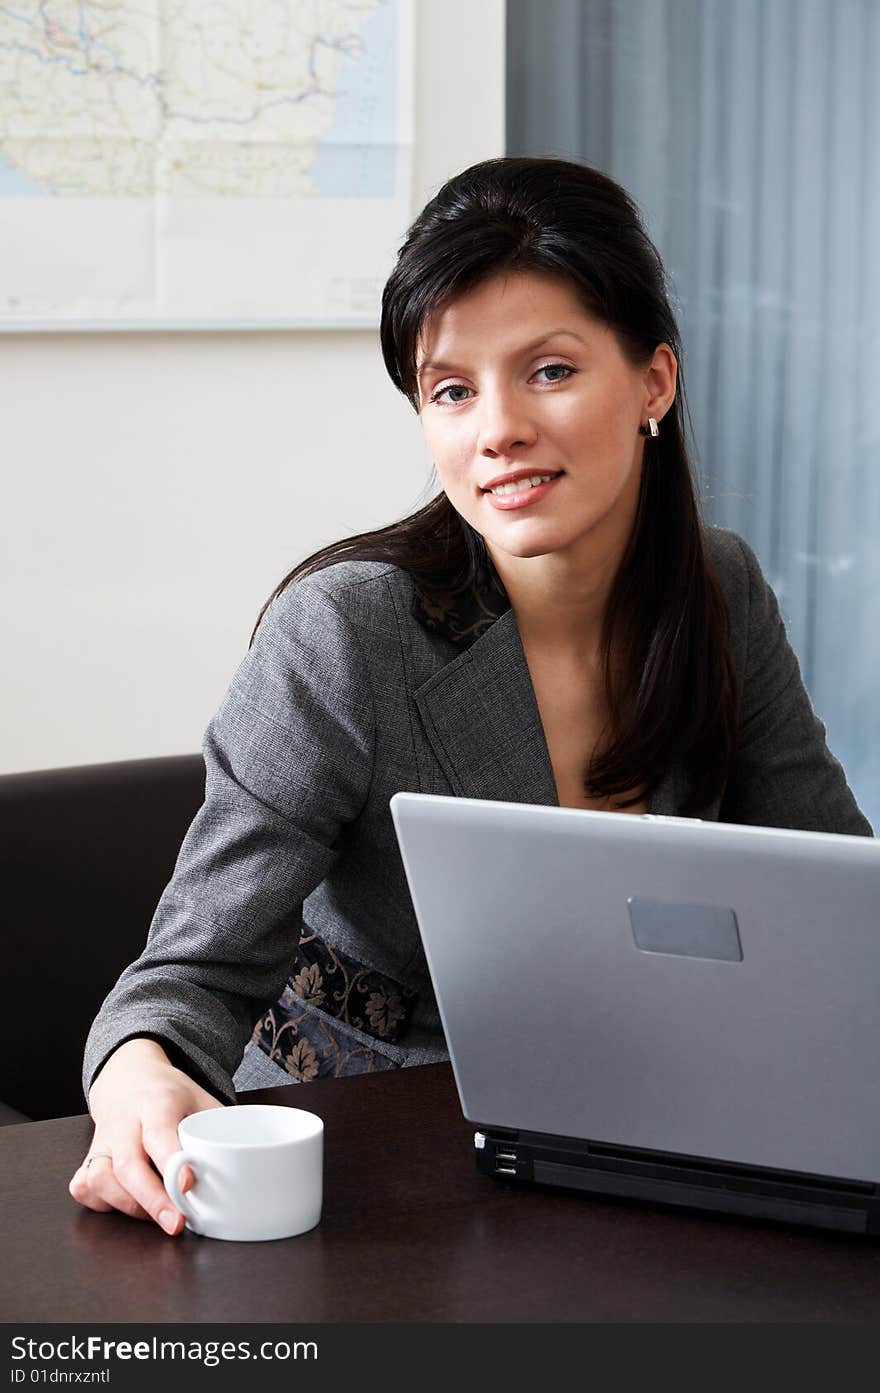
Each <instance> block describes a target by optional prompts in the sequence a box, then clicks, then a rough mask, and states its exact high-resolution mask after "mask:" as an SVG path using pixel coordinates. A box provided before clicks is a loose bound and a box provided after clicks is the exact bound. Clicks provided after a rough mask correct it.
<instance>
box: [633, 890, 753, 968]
mask: <svg viewBox="0 0 880 1393" xmlns="http://www.w3.org/2000/svg"><path fill="white" fill-rule="evenodd" d="M626 903H627V907H628V909H629V921H630V924H631V925H632V931H633V938H634V939H635V944H636V947H637V948H641V949H642V951H643V952H645V953H673V954H675V955H676V956H677V957H683V958H717V959H718V960H719V961H720V962H725V963H741V962H742V956H743V955H742V945H741V943H740V939H739V929H738V928H737V923H736V915H735V914H734V912H733V910H732V909H721V908H720V907H719V906H718V905H709V904H676V903H674V902H673V903H667V902H664V901H662V900H642V899H636V898H634V897H633V898H630V899H628V900H627V902H626Z"/></svg>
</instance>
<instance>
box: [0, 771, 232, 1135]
mask: <svg viewBox="0 0 880 1393" xmlns="http://www.w3.org/2000/svg"><path fill="white" fill-rule="evenodd" d="M204 795H205V766H204V762H203V760H202V757H201V755H178V756H172V757H169V758H162V759H139V760H126V761H123V762H121V763H116V764H94V765H85V766H81V767H77V768H72V769H50V770H41V771H38V772H35V773H27V774H5V775H3V776H0V867H2V880H0V885H2V910H0V922H2V928H0V942H2V970H0V1124H2V1123H3V1122H21V1121H25V1120H29V1119H34V1120H41V1119H45V1118H49V1117H66V1116H70V1115H71V1114H73V1113H81V1112H84V1111H85V1100H84V1098H83V1093H82V1084H81V1079H80V1074H81V1067H82V1054H83V1048H84V1046H85V1041H86V1036H87V1035H88V1032H89V1027H90V1025H91V1023H92V1020H93V1019H94V1017H95V1015H96V1014H97V1011H98V1008H99V1007H100V1005H101V1002H102V1001H103V1000H104V997H105V996H106V995H107V992H108V991H109V990H110V988H111V987H112V986H113V984H114V982H115V981H116V979H117V977H118V976H119V974H120V972H121V971H122V969H123V968H124V967H125V966H126V964H127V963H129V962H131V961H132V959H133V958H136V957H137V955H138V954H139V953H140V951H141V949H142V947H143V945H144V941H145V939H146V936H147V930H148V928H149V926H150V920H151V919H152V917H153V911H154V909H155V907H156V903H157V901H158V899H159V896H160V895H161V893H162V891H163V889H164V888H165V885H166V884H167V883H168V880H169V878H170V875H171V872H172V870H173V868H174V862H175V860H176V858H177V853H178V851H179V850H180V843H181V841H182V840H183V836H184V833H185V832H186V829H187V827H188V826H189V824H190V822H191V821H192V818H193V816H194V814H195V813H196V811H197V810H198V808H199V807H200V806H201V804H202V802H203V800H204ZM4 1105H5V1107H4Z"/></svg>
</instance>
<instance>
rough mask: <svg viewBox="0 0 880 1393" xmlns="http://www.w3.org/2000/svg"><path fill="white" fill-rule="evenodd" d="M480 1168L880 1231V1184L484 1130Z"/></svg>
mask: <svg viewBox="0 0 880 1393" xmlns="http://www.w3.org/2000/svg"><path fill="white" fill-rule="evenodd" d="M474 1144H475V1148H476V1158H477V1169H478V1170H479V1171H480V1172H481V1173H483V1174H484V1175H491V1176H494V1177H495V1178H496V1179H497V1180H507V1181H512V1182H514V1183H516V1182H520V1183H524V1184H531V1185H550V1186H553V1187H554V1188H557V1189H564V1190H581V1191H584V1192H586V1193H588V1194H592V1195H597V1196H610V1197H616V1198H619V1199H628V1200H644V1201H647V1202H649V1203H651V1204H666V1205H675V1206H677V1207H684V1208H688V1209H702V1210H708V1211H710V1212H712V1213H716V1214H732V1215H738V1216H741V1217H745V1218H749V1219H762V1220H774V1221H777V1222H781V1223H785V1224H809V1225H810V1226H812V1227H813V1228H822V1229H836V1230H838V1231H843V1232H847V1233H864V1234H873V1235H878V1234H880V1196H878V1193H877V1186H876V1185H873V1184H861V1183H859V1182H854V1181H853V1182H851V1181H840V1180H833V1179H827V1178H826V1177H824V1176H815V1175H800V1174H797V1173H795V1172H790V1171H782V1170H771V1169H762V1168H757V1167H751V1166H741V1165H731V1164H727V1163H723V1162H714V1161H706V1160H703V1159H701V1158H697V1157H689V1156H670V1155H666V1154H664V1153H663V1152H660V1151H644V1150H640V1149H636V1148H629V1147H621V1146H605V1145H602V1144H601V1143H598V1142H585V1141H579V1140H577V1139H576V1138H573V1137H572V1138H565V1137H546V1136H543V1135H542V1134H541V1133H538V1132H512V1131H506V1130H504V1129H501V1128H493V1127H483V1128H481V1129H480V1130H479V1131H478V1132H477V1133H476V1134H475V1137H474Z"/></svg>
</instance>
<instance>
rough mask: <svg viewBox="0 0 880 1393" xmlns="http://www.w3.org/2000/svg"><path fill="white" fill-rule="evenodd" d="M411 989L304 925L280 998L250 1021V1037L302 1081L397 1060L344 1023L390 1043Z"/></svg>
mask: <svg viewBox="0 0 880 1393" xmlns="http://www.w3.org/2000/svg"><path fill="white" fill-rule="evenodd" d="M414 999H415V992H413V991H411V990H408V989H407V988H405V987H401V986H400V985H399V984H398V983H397V982H394V981H393V980H392V979H391V978H390V977H386V976H385V975H384V974H383V973H381V972H375V971H373V970H372V969H370V968H366V967H363V966H362V965H361V964H360V963H356V962H355V961H354V959H352V958H349V957H348V956H347V955H346V954H345V953H341V952H340V951H339V950H338V949H337V948H333V947H331V945H330V944H329V943H326V942H325V941H324V940H323V939H322V938H321V937H320V936H319V935H318V934H316V933H315V932H314V931H313V930H311V929H305V931H304V932H303V934H302V936H301V938H300V941H299V947H298V949H297V957H296V964H295V968H294V971H293V972H292V973H291V976H290V979H289V981H288V983H287V986H286V987H285V989H284V992H283V993H282V995H281V999H280V1000H279V1001H278V1002H277V1003H276V1004H275V1005H274V1006H273V1007H272V1008H271V1009H270V1010H269V1011H266V1012H265V1014H264V1015H263V1016H262V1017H261V1019H260V1020H259V1021H258V1022H257V1024H256V1027H255V1028H254V1033H253V1037H252V1038H253V1041H254V1043H255V1044H257V1045H259V1047H260V1049H262V1050H263V1051H264V1053H265V1054H267V1055H268V1056H269V1058H270V1059H271V1060H273V1061H274V1063H276V1064H280V1065H281V1067H282V1068H283V1069H286V1070H287V1072H288V1074H290V1075H291V1076H292V1077H293V1078H295V1079H297V1080H298V1081H299V1082H301V1083H307V1082H308V1081H309V1080H310V1079H317V1078H327V1077H331V1078H341V1077H343V1076H344V1075H349V1074H371V1073H376V1072H378V1071H379V1070H381V1069H394V1068H397V1061H396V1060H393V1059H391V1058H389V1056H388V1055H387V1054H384V1053H383V1052H382V1051H381V1049H375V1048H372V1047H370V1046H369V1045H366V1044H364V1042H363V1041H362V1040H359V1039H358V1037H357V1036H356V1035H355V1034H354V1033H353V1032H352V1031H351V1030H349V1029H346V1027H353V1028H354V1030H358V1031H360V1032H361V1034H365V1035H369V1036H372V1037H374V1038H375V1039H376V1041H377V1043H378V1042H380V1041H385V1042H387V1043H389V1044H396V1043H397V1041H398V1040H399V1039H400V1036H401V1035H402V1034H403V1032H404V1031H405V1030H406V1026H407V1024H408V1022H409V1017H410V1014H411V1010H412V1004H413V1001H414Z"/></svg>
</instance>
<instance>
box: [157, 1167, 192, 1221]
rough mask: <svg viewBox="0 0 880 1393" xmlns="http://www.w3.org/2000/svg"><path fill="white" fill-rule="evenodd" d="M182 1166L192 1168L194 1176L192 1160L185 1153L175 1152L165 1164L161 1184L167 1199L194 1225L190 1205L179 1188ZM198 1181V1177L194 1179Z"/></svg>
mask: <svg viewBox="0 0 880 1393" xmlns="http://www.w3.org/2000/svg"><path fill="white" fill-rule="evenodd" d="M184 1166H190V1167H191V1168H192V1172H193V1175H195V1174H196V1171H195V1165H194V1162H193V1158H192V1157H191V1156H190V1155H189V1153H188V1152H187V1151H175V1152H174V1154H173V1155H171V1156H169V1157H168V1160H167V1161H166V1162H165V1169H164V1170H163V1172H162V1184H163V1185H164V1186H165V1189H166V1190H167V1192H168V1195H169V1198H170V1199H172V1200H173V1201H174V1203H175V1204H176V1205H177V1208H178V1209H179V1210H180V1212H181V1214H183V1215H185V1216H186V1218H187V1219H189V1220H190V1222H191V1223H193V1224H194V1223H196V1215H195V1212H194V1210H193V1207H192V1205H191V1204H190V1202H189V1200H188V1199H187V1197H186V1195H185V1194H184V1193H183V1191H182V1190H181V1188H180V1172H181V1171H182V1170H183V1167H184ZM196 1179H198V1177H196Z"/></svg>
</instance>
